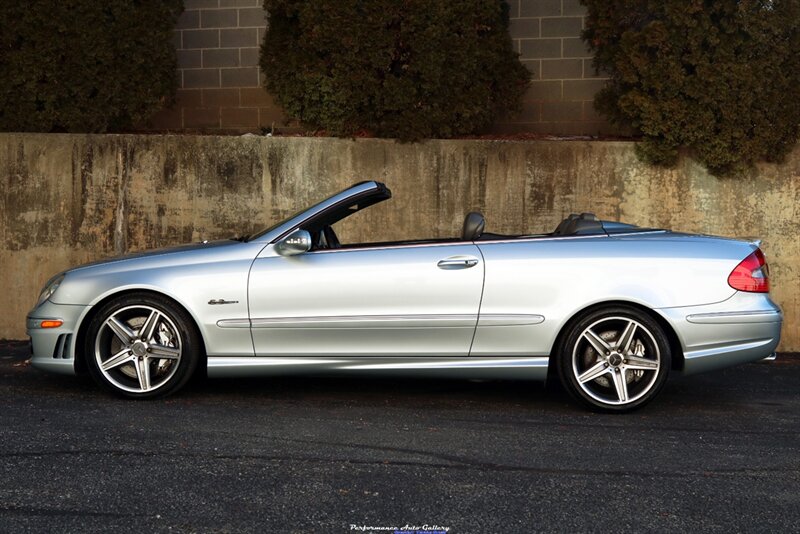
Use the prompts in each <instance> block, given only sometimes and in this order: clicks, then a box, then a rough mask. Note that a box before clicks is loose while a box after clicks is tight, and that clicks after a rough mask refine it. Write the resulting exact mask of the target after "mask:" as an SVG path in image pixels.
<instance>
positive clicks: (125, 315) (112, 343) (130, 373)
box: [94, 305, 182, 393]
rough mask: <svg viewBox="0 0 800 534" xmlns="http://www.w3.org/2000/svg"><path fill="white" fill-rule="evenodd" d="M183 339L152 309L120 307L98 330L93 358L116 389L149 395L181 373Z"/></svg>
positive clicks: (167, 321)
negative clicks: (177, 372) (177, 373)
mask: <svg viewBox="0 0 800 534" xmlns="http://www.w3.org/2000/svg"><path fill="white" fill-rule="evenodd" d="M181 355H182V343H181V336H180V333H179V331H178V328H177V327H176V326H175V323H174V322H173V320H172V319H171V318H170V317H169V316H168V315H167V314H165V313H164V312H162V311H160V310H157V309H156V308H153V307H151V306H146V305H135V306H128V307H125V308H121V309H119V310H117V311H115V312H114V313H113V314H111V315H110V316H108V317H107V318H106V320H105V321H104V322H103V323H102V325H101V326H100V328H99V329H98V331H97V335H96V337H95V344H94V357H95V361H96V363H97V367H98V369H99V370H100V372H101V373H102V374H103V376H104V377H105V378H106V379H107V380H108V381H109V382H110V383H111V384H112V385H113V386H114V387H116V388H119V389H121V390H123V391H127V392H130V393H147V392H151V391H155V390H157V389H159V388H160V387H162V386H163V385H165V384H166V383H167V382H169V381H170V379H171V378H172V377H173V375H174V374H175V372H176V371H177V370H178V367H179V365H180V361H181Z"/></svg>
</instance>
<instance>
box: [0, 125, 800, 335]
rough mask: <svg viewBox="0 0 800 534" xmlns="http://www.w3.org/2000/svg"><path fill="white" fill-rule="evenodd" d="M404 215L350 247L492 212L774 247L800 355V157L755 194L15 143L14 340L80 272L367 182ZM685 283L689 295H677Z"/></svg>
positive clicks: (373, 225)
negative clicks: (386, 190)
mask: <svg viewBox="0 0 800 534" xmlns="http://www.w3.org/2000/svg"><path fill="white" fill-rule="evenodd" d="M367 178H371V179H377V180H382V181H384V182H386V183H387V184H388V185H389V186H390V187H391V188H392V190H393V191H394V193H395V198H394V199H393V200H391V201H390V202H387V203H384V204H381V205H379V206H375V207H374V208H370V209H369V210H365V211H364V212H361V213H359V214H357V215H355V216H354V217H353V218H354V219H355V220H354V221H352V224H350V225H349V227H348V228H346V229H344V231H343V232H342V241H344V242H347V241H359V240H393V239H404V238H424V237H440V236H441V237H443V236H455V235H458V233H459V231H460V226H461V222H462V218H463V216H464V214H465V213H466V212H467V211H469V210H471V209H478V210H481V211H482V212H483V213H484V214H485V215H486V218H487V221H488V224H487V230H488V231H491V232H498V233H522V232H546V231H551V230H552V229H553V228H554V227H555V226H556V224H557V223H558V222H559V221H560V220H561V219H562V218H563V217H564V216H565V215H567V214H568V213H570V212H581V211H594V212H595V213H597V214H598V215H599V216H600V217H602V218H606V219H614V220H618V219H621V220H623V221H627V222H630V223H636V224H639V225H643V226H658V227H668V228H673V229H675V230H682V231H690V232H705V233H713V234H720V235H726V236H759V237H761V238H763V239H764V244H763V248H764V250H765V252H766V254H767V258H768V260H769V261H770V266H771V269H772V283H773V288H774V290H773V297H774V298H775V300H776V301H777V302H778V303H779V304H780V305H781V306H782V307H783V309H784V312H785V314H786V324H785V327H784V341H783V344H782V345H781V349H782V350H785V351H798V350H800V240H799V239H798V231H800V151H796V152H795V153H793V154H792V155H791V157H790V158H789V159H788V161H787V162H786V163H785V164H784V165H781V166H777V165H764V166H762V167H760V168H759V169H758V171H757V172H754V173H753V174H752V176H749V177H747V178H745V179H718V178H714V177H711V176H709V175H708V174H707V173H706V172H704V171H703V170H702V168H701V167H699V166H698V165H696V164H695V163H693V162H692V161H690V160H684V161H683V162H682V163H681V165H680V166H679V167H678V168H677V169H674V170H665V169H658V168H651V167H647V166H645V165H643V164H641V163H639V162H638V161H637V160H636V157H635V155H634V152H633V145H632V144H630V143H623V142H581V141H573V142H557V141H538V142H502V141H463V140H462V141H427V142H425V143H422V144H397V143H395V142H393V141H389V140H376V139H363V140H356V141H350V140H341V139H328V138H264V137H255V136H252V137H230V136H228V137H193V136H180V137H175V136H135V135H126V136H117V135H107V136H100V135H96V136H92V135H67V134H50V135H48V134H0V303H2V309H3V313H2V314H0V338H21V337H23V335H24V317H25V313H26V312H27V311H28V309H29V308H30V307H31V306H32V304H33V303H34V301H35V299H36V296H37V293H38V291H39V289H40V288H41V286H42V284H43V283H44V282H45V280H46V279H47V278H48V277H50V276H51V275H53V274H55V273H57V272H58V271H60V270H62V269H65V268H67V267H70V266H72V265H75V264H77V263H81V262H85V261H89V260H93V259H97V258H104V257H107V256H112V255H115V254H119V253H123V252H126V251H132V250H141V249H146V248H151V247H158V246H162V245H169V244H174V243H181V242H188V241H198V240H200V239H214V238H224V237H228V236H231V235H233V234H241V233H248V232H252V231H254V230H257V229H258V228H260V227H263V226H265V225H268V224H270V223H272V222H274V221H276V220H278V219H281V218H283V217H285V216H287V215H289V214H290V213H292V212H293V211H295V210H296V209H298V208H300V207H302V206H305V205H308V204H309V203H311V202H314V201H316V200H319V199H321V198H323V197H325V196H327V195H328V194H330V193H332V192H334V191H337V190H339V189H342V188H344V187H346V186H347V185H350V184H351V183H353V182H355V181H359V180H363V179H367ZM677 283H680V281H677Z"/></svg>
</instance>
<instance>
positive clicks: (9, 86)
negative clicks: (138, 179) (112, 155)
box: [0, 0, 183, 132]
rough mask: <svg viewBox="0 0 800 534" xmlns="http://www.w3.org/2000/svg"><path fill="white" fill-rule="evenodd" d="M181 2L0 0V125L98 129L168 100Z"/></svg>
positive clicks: (115, 126) (124, 122)
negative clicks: (6, 0) (174, 40)
mask: <svg viewBox="0 0 800 534" xmlns="http://www.w3.org/2000/svg"><path fill="white" fill-rule="evenodd" d="M182 9H183V2H182V0H161V1H158V2H154V1H153V2H151V1H141V0H102V1H98V0H29V1H27V2H0V130H5V131H39V132H104V131H109V130H111V131H113V130H119V129H124V128H128V127H130V126H132V125H134V124H137V123H139V122H141V121H143V120H145V119H146V118H147V117H148V116H149V115H150V114H151V113H153V112H154V111H157V110H158V109H159V108H161V107H163V106H164V104H166V103H168V102H169V100H170V99H171V98H172V96H173V95H174V92H175V87H176V85H177V77H176V68H177V65H176V58H175V47H174V45H173V30H174V28H175V23H176V21H177V18H178V16H179V15H180V13H181V11H182Z"/></svg>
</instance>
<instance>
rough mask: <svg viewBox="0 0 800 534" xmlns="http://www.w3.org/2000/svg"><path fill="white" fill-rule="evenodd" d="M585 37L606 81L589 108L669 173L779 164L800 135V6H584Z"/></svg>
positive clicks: (643, 1)
mask: <svg viewBox="0 0 800 534" xmlns="http://www.w3.org/2000/svg"><path fill="white" fill-rule="evenodd" d="M582 1H583V3H584V4H585V5H586V6H587V8H588V18H587V22H586V30H585V31H584V33H583V37H584V39H585V40H586V42H587V43H588V44H589V46H590V47H591V49H592V50H593V51H594V52H595V66H596V67H597V68H599V69H600V70H601V71H603V72H606V73H608V74H609V75H610V77H611V79H610V81H609V82H608V84H607V86H606V87H605V88H604V89H603V90H601V92H600V93H598V95H597V96H596V98H595V107H596V108H597V109H598V110H599V111H600V112H601V113H603V114H605V115H606V116H607V117H609V118H610V119H612V121H614V122H617V123H621V124H627V125H630V126H633V127H634V128H636V129H637V130H638V131H639V132H640V133H641V135H642V136H643V141H642V142H641V143H640V144H639V145H638V147H637V149H638V152H639V154H640V156H641V157H642V158H643V159H645V160H647V161H650V162H653V163H656V164H661V165H672V164H674V163H675V161H676V158H677V156H678V151H679V149H681V148H686V149H688V150H689V152H690V153H691V154H692V155H694V156H695V157H696V158H697V159H698V160H700V161H701V162H702V163H704V164H705V165H706V166H707V167H708V169H709V170H710V171H711V172H713V173H715V174H727V173H732V172H736V171H740V170H742V169H744V168H746V167H748V166H751V165H752V164H753V163H755V162H757V161H760V160H766V161H780V160H781V159H782V158H783V157H784V156H785V155H786V154H787V153H788V152H789V151H790V150H791V149H792V147H793V146H794V145H795V143H796V141H797V139H798V134H799V133H800V0H582Z"/></svg>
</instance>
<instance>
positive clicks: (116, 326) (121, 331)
mask: <svg viewBox="0 0 800 534" xmlns="http://www.w3.org/2000/svg"><path fill="white" fill-rule="evenodd" d="M106 326H107V327H108V328H110V329H111V331H112V332H114V335H115V336H117V337H118V338H119V340H120V341H122V344H123V345H130V344H131V343H132V342H133V338H134V337H136V334H134V333H133V331H132V330H131V329H130V328H128V327H127V325H125V324H123V323H122V321H120V320H119V319H117V318H116V317H109V318H108V319H107V320H106Z"/></svg>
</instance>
